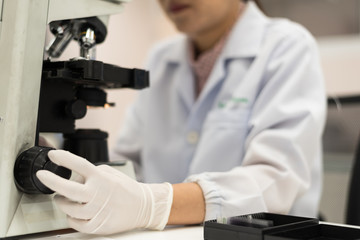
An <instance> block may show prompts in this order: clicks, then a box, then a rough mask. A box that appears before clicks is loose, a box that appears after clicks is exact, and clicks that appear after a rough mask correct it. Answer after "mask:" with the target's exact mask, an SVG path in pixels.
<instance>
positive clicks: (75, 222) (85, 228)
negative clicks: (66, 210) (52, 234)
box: [67, 216, 101, 234]
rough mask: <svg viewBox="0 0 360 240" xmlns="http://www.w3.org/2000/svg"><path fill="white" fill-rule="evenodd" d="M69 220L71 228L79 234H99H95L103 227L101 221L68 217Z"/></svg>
mask: <svg viewBox="0 0 360 240" xmlns="http://www.w3.org/2000/svg"><path fill="white" fill-rule="evenodd" d="M67 220H68V224H69V226H70V227H71V228H73V229H75V230H77V231H79V232H82V233H92V234H99V233H98V232H95V230H97V229H98V228H99V226H101V221H98V220H97V219H92V220H83V219H77V218H72V217H69V216H68V218H67Z"/></svg>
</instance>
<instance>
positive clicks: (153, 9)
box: [49, 0, 360, 223]
mask: <svg viewBox="0 0 360 240" xmlns="http://www.w3.org/2000/svg"><path fill="white" fill-rule="evenodd" d="M262 4H263V8H264V10H265V13H266V14H267V15H269V16H271V17H286V18H289V19H291V20H293V21H296V22H299V23H300V24H302V25H304V26H305V27H306V28H308V29H309V31H310V32H311V33H312V34H313V35H314V36H315V37H316V39H317V41H318V43H319V50H320V56H321V60H322V66H323V70H324V74H325V79H326V87H327V94H328V96H329V97H331V96H349V95H360V83H359V76H360V35H359V33H360V27H359V25H360V14H359V12H360V0H346V1H344V0H316V1H314V0H301V1H299V0H262ZM175 34H177V33H176V30H175V29H174V28H173V26H172V25H171V24H170V23H169V21H168V20H167V19H166V18H165V17H164V15H163V13H162V11H161V9H160V8H159V6H158V4H157V0H132V2H130V3H127V4H126V5H125V8H124V11H123V13H121V14H119V15H114V16H112V17H111V18H110V22H109V28H108V37H107V39H106V41H105V42H104V43H103V44H101V45H99V46H98V48H97V59H98V60H101V61H104V62H106V63H112V64H116V65H119V66H123V67H129V68H133V67H136V68H141V67H143V63H144V61H145V58H146V55H147V53H148V51H149V49H150V48H151V47H152V46H153V45H154V44H155V43H156V42H158V41H160V40H162V39H164V38H167V37H170V36H173V35H175ZM49 37H50V36H49ZM78 55H79V53H78V46H77V44H76V43H73V44H72V45H71V46H70V47H69V48H68V49H67V51H66V52H65V53H64V54H63V56H62V57H61V59H69V58H72V57H74V56H78ZM309 88H311V86H309ZM136 94H137V92H136V91H133V90H127V89H120V90H111V91H108V101H110V102H115V103H116V107H115V108H112V109H106V110H104V109H96V110H90V112H89V113H88V114H87V116H86V118H85V119H83V120H79V121H77V127H79V128H100V129H102V130H105V131H107V132H109V134H110V136H109V147H110V148H111V147H112V146H113V145H114V143H115V139H116V135H117V133H118V131H119V130H120V128H121V126H122V120H123V116H124V113H125V111H126V108H127V107H128V106H129V104H130V103H131V102H132V101H133V99H134V97H135V96H136ZM359 109H360V107H359V104H358V105H356V106H355V107H352V108H350V109H348V108H346V107H343V108H342V111H339V109H338V108H337V107H336V108H333V109H329V112H331V114H332V115H331V116H329V118H331V119H330V121H332V122H336V124H335V125H334V126H335V128H336V129H335V130H336V131H335V132H336V134H337V136H340V135H341V134H343V135H344V138H350V139H351V140H350V142H351V143H350V145H351V144H353V143H352V142H353V141H355V140H354V139H357V136H358V133H359V129H360V127H359V123H360V119H359V117H360V110H359ZM338 123H339V124H338ZM330 131H333V132H334V129H332V130H331V129H330ZM339 132H340V133H339ZM349 132H350V133H349ZM339 134H340V135H339ZM351 134H352V135H351ZM348 135H351V136H348ZM331 136H333V135H330V137H328V139H327V140H326V141H328V140H331V141H330V142H332V144H335V145H337V144H338V142H336V139H333V137H331ZM339 139H341V138H339ZM339 139H337V141H339ZM333 140H335V143H334V141H333ZM345 144H347V142H345ZM353 151H354V149H353V148H352V147H350V149H347V150H346V151H331V149H330V151H329V149H327V150H326V151H325V161H324V162H325V174H324V194H323V198H322V202H321V213H322V214H323V215H324V217H325V218H326V220H328V221H333V222H340V223H341V222H344V211H345V208H346V196H347V187H348V181H349V172H350V169H351V166H352V159H353Z"/></svg>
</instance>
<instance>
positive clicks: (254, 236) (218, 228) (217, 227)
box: [204, 213, 319, 240]
mask: <svg viewBox="0 0 360 240" xmlns="http://www.w3.org/2000/svg"><path fill="white" fill-rule="evenodd" d="M233 218H235V221H234V223H230V224H227V223H218V222H217V221H216V220H211V221H207V222H205V224H204V239H205V240H265V238H264V236H265V235H268V234H272V233H277V232H287V231H290V230H294V229H297V228H304V227H307V226H314V225H317V224H318V223H319V220H318V219H315V218H305V217H296V216H289V215H281V214H273V213H256V214H248V215H242V216H236V217H233ZM236 220H240V221H236ZM258 220H260V222H259V221H258ZM262 220H265V221H269V222H272V224H271V225H272V226H265V225H266V224H265V225H262V223H261V221H262ZM265 223H266V222H265ZM273 237H276V236H275V235H274V236H273ZM275 239H284V238H273V240H275ZM285 239H287V238H285ZM289 239H292V238H289Z"/></svg>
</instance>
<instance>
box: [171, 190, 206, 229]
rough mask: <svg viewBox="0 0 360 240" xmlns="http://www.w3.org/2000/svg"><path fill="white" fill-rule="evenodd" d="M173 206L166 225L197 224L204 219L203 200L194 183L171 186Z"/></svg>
mask: <svg viewBox="0 0 360 240" xmlns="http://www.w3.org/2000/svg"><path fill="white" fill-rule="evenodd" d="M173 191H174V196H173V204H172V207H171V212H170V217H169V221H168V224H170V225H178V224H181V225H182V224H199V223H202V222H203V221H204V217H205V200H204V196H203V192H202V190H201V188H200V186H199V185H198V184H196V183H179V184H173Z"/></svg>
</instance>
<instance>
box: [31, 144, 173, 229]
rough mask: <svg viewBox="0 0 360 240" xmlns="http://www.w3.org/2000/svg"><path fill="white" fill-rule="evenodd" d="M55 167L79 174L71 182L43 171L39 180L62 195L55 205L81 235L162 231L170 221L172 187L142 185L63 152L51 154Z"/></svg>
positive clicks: (123, 175)
mask: <svg viewBox="0 0 360 240" xmlns="http://www.w3.org/2000/svg"><path fill="white" fill-rule="evenodd" d="M48 156H49V158H50V159H51V161H53V162H54V163H56V164H58V165H60V166H63V167H66V168H68V169H70V170H72V171H75V172H77V173H78V174H79V175H80V176H82V179H79V180H75V181H72V180H67V179H64V178H61V177H59V176H57V175H55V174H53V173H52V172H49V171H46V170H40V171H38V172H37V174H36V176H37V177H38V178H39V179H40V181H41V182H42V183H43V184H44V185H46V186H47V187H48V188H50V189H52V190H53V191H55V192H56V193H58V195H56V196H55V201H56V203H57V205H58V206H59V208H60V209H61V210H62V211H63V212H65V213H66V214H67V216H68V222H69V226H70V227H71V228H74V229H76V230H78V231H80V232H84V233H93V234H112V233H118V232H122V231H127V230H131V229H134V228H149V229H156V230H162V229H163V228H164V227H165V225H166V223H167V221H168V218H169V214H170V209H171V204H172V197H173V190H172V186H171V185H170V184H169V183H162V184H144V183H139V182H137V181H135V180H133V179H131V178H130V177H128V176H126V175H125V174H123V173H121V172H120V171H117V170H115V169H113V168H111V167H109V166H107V165H101V166H94V165H93V164H92V163H90V162H89V161H87V160H86V159H84V158H81V157H79V156H76V155H74V154H72V153H70V152H67V151H63V150H52V151H50V152H49V153H48Z"/></svg>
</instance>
